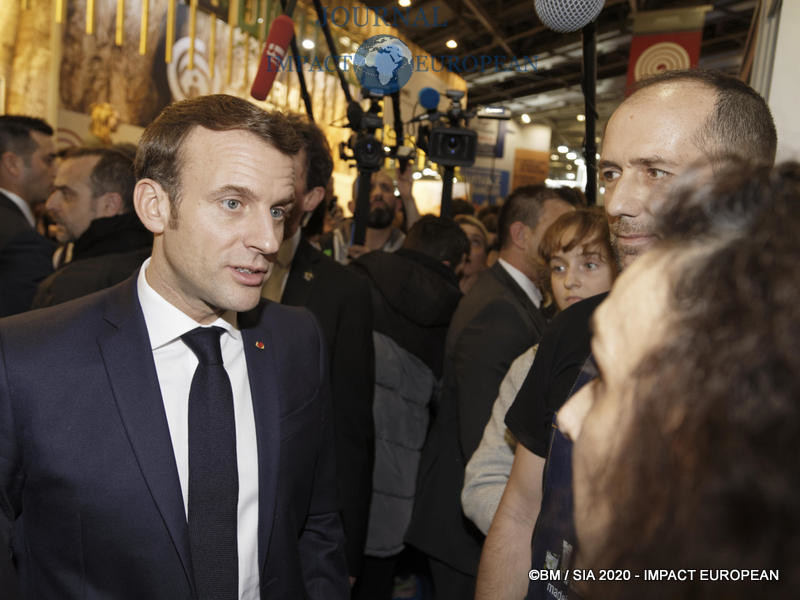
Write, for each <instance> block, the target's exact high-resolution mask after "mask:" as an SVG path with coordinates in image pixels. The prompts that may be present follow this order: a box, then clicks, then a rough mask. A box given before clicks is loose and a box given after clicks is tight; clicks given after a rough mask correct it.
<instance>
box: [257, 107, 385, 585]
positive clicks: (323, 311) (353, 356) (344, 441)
mask: <svg viewBox="0 0 800 600" xmlns="http://www.w3.org/2000/svg"><path fill="white" fill-rule="evenodd" d="M287 118H288V119H289V122H290V123H291V124H292V127H293V128H294V130H295V132H296V133H297V134H298V136H299V137H300V139H301V141H302V144H303V146H302V148H301V149H300V152H299V153H298V154H297V155H296V156H295V159H294V168H295V205H294V207H293V208H292V210H291V211H290V213H289V215H288V217H287V220H286V223H285V225H284V230H283V233H284V241H283V243H282V244H281V247H280V249H279V250H278V252H277V253H276V254H275V255H274V256H273V257H271V258H270V261H271V262H272V274H271V275H270V277H269V279H268V280H267V281H266V283H265V284H264V287H263V288H262V290H261V294H262V296H264V297H265V298H269V299H270V300H273V301H275V302H280V303H281V304H286V305H289V306H304V307H306V308H308V309H309V310H310V311H311V312H312V313H314V316H315V317H316V318H317V321H318V322H319V324H320V327H321V328H322V332H323V334H324V335H325V341H326V342H327V344H328V357H329V359H330V369H329V372H330V379H331V397H332V400H333V418H334V435H335V440H334V442H335V444H334V445H335V448H336V472H337V484H338V485H337V487H338V491H339V501H340V504H341V516H342V525H343V527H344V533H345V537H346V551H347V569H348V573H349V574H350V580H351V583H352V581H353V580H356V579H358V576H359V572H360V570H361V560H362V556H363V553H364V539H365V538H366V535H367V517H368V513H369V499H370V491H371V489H372V461H373V455H374V452H375V446H374V444H375V441H374V428H373V424H372V388H373V385H374V381H375V379H374V375H373V367H374V358H373V348H372V335H371V332H372V306H371V304H370V296H369V285H368V284H367V282H366V280H365V279H364V278H363V277H359V276H358V275H356V274H355V273H353V272H352V271H350V270H349V269H348V268H346V267H345V266H343V265H340V264H339V263H337V262H336V261H335V260H333V259H332V258H329V257H327V256H325V255H324V254H323V253H322V252H320V251H319V250H317V249H316V248H314V247H313V246H312V245H311V244H310V243H309V242H308V240H306V239H304V238H303V237H302V233H301V228H300V225H301V223H302V222H303V220H304V218H305V216H306V215H310V214H311V213H312V212H313V211H314V209H315V208H316V207H317V206H318V205H319V203H320V202H321V201H322V199H323V198H324V197H325V186H326V185H327V183H328V181H329V179H330V177H331V172H332V170H333V159H332V158H331V151H330V147H329V146H328V142H327V140H326V139H325V135H324V134H323V133H322V131H321V130H320V128H319V127H317V126H316V125H315V124H314V123H313V122H311V121H309V120H308V118H307V117H305V116H304V115H296V114H295V115H287Z"/></svg>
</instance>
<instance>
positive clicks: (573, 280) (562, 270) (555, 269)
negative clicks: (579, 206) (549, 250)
mask: <svg viewBox="0 0 800 600" xmlns="http://www.w3.org/2000/svg"><path fill="white" fill-rule="evenodd" d="M573 235H574V230H572V229H570V230H567V231H566V232H564V235H563V236H562V238H561V243H560V244H559V245H560V246H561V248H562V249H561V250H559V251H558V252H556V253H555V254H553V256H552V258H551V259H550V263H549V266H550V286H551V287H552V288H553V297H554V298H555V301H556V304H557V305H558V308H559V310H564V309H565V308H567V307H568V306H570V305H571V304H575V303H576V302H579V301H581V300H583V299H585V298H590V297H591V296H596V295H597V294H602V293H603V292H607V291H608V290H610V289H611V283H612V282H613V281H614V274H615V269H614V266H613V263H612V261H611V257H610V256H608V254H607V253H606V252H605V250H604V249H603V248H602V246H588V247H587V246H584V245H583V244H578V245H576V246H575V247H574V248H573V249H572V250H570V251H569V252H565V251H564V250H563V248H564V246H565V245H566V244H569V242H570V241H571V240H572V237H573Z"/></svg>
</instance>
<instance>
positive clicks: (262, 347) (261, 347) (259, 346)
mask: <svg viewBox="0 0 800 600" xmlns="http://www.w3.org/2000/svg"><path fill="white" fill-rule="evenodd" d="M256 348H258V349H259V350H263V349H264V342H260V341H259V342H256Z"/></svg>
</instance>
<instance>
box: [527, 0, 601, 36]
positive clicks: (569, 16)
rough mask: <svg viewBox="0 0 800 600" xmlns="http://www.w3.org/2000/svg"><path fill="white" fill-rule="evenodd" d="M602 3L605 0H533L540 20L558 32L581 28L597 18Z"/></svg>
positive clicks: (568, 31)
mask: <svg viewBox="0 0 800 600" xmlns="http://www.w3.org/2000/svg"><path fill="white" fill-rule="evenodd" d="M603 4H605V0H534V6H535V8H536V14H537V15H539V19H540V20H541V22H542V23H544V24H545V25H546V26H547V27H549V28H550V29H552V30H553V31H558V32H559V33H570V32H573V31H578V30H579V29H583V28H584V27H585V26H586V25H588V24H589V23H591V22H592V21H594V20H595V19H596V18H597V15H599V14H600V11H601V10H603Z"/></svg>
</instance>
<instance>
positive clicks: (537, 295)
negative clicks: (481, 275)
mask: <svg viewBox="0 0 800 600" xmlns="http://www.w3.org/2000/svg"><path fill="white" fill-rule="evenodd" d="M497 262H499V263H500V266H501V267H503V268H504V269H505V270H506V272H507V273H508V274H509V275H511V277H512V278H513V279H514V281H516V282H517V283H518V284H519V287H521V288H522V289H523V290H524V291H525V293H526V294H527V295H528V298H530V299H531V302H533V305H534V306H535V307H536V308H539V306H541V304H542V292H540V291H539V288H537V287H536V284H535V283H533V282H532V281H531V280H530V279H528V276H527V275H525V273H523V272H522V271H520V270H519V269H518V268H516V267H515V266H513V265H512V264H511V263H509V262H508V261H505V260H503V259H502V258H498V259H497Z"/></svg>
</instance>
